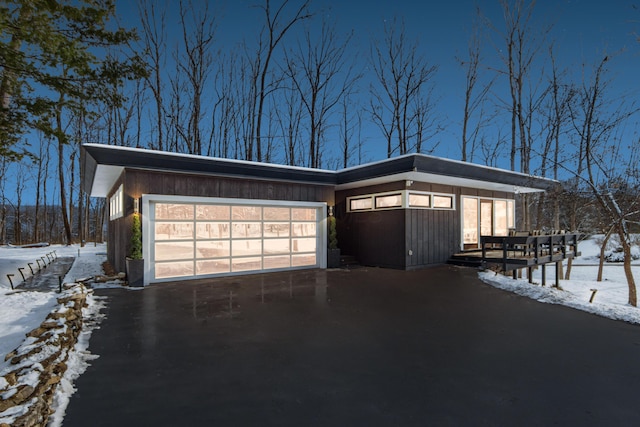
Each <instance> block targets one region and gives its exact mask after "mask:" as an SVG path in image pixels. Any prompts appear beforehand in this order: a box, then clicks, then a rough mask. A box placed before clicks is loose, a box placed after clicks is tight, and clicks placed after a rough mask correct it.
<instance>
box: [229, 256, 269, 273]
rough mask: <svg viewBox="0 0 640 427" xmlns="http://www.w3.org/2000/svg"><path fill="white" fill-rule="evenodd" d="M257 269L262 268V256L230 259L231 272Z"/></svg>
mask: <svg viewBox="0 0 640 427" xmlns="http://www.w3.org/2000/svg"><path fill="white" fill-rule="evenodd" d="M257 270H262V257H252V258H233V259H231V271H233V272H237V271H257Z"/></svg>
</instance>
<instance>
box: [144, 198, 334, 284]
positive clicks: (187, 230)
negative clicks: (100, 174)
mask: <svg viewBox="0 0 640 427" xmlns="http://www.w3.org/2000/svg"><path fill="white" fill-rule="evenodd" d="M324 206H325V205H324V204H319V203H314V204H303V203H298V204H295V203H293V202H292V203H282V202H280V203H277V202H275V203H274V202H271V203H269V202H264V201H260V202H259V201H252V202H250V201H245V200H233V201H232V200H229V199H206V202H205V200H203V201H201V202H200V201H198V202H181V201H173V200H172V201H159V200H158V201H151V202H149V204H148V209H149V214H150V215H149V216H150V224H149V228H148V229H149V231H150V234H151V235H152V239H151V244H150V246H149V249H150V252H151V260H152V263H151V265H150V269H151V273H152V274H153V277H154V280H169V279H176V278H196V277H206V276H217V275H229V274H233V273H246V272H261V271H274V270H286V269H292V268H313V267H320V265H321V263H322V259H321V256H320V255H321V254H322V253H323V252H324V249H325V245H324V244H323V242H324V240H325V239H323V238H321V237H322V236H321V235H322V234H324V233H323V230H322V228H321V226H320V225H321V224H322V221H323V220H324Z"/></svg>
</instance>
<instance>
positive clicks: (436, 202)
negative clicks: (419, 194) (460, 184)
mask: <svg viewBox="0 0 640 427" xmlns="http://www.w3.org/2000/svg"><path fill="white" fill-rule="evenodd" d="M433 207H434V208H439V209H453V197H451V196H439V195H434V196H433Z"/></svg>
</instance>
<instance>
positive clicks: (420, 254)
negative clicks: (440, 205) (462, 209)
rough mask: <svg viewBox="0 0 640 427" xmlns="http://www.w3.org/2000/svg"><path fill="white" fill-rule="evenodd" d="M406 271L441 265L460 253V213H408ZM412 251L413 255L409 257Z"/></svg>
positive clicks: (454, 211) (416, 210)
mask: <svg viewBox="0 0 640 427" xmlns="http://www.w3.org/2000/svg"><path fill="white" fill-rule="evenodd" d="M404 212H405V215H406V234H405V238H406V242H407V246H406V250H405V254H406V266H407V269H412V268H419V267H426V266H429V265H434V264H442V263H444V262H446V261H447V259H449V257H450V256H451V255H453V254H454V253H456V252H458V248H459V246H460V243H459V237H458V236H459V233H460V231H459V229H460V224H459V223H460V219H459V218H460V215H459V211H458V210H436V209H406V210H405V211H404ZM409 251H412V252H413V254H412V255H409Z"/></svg>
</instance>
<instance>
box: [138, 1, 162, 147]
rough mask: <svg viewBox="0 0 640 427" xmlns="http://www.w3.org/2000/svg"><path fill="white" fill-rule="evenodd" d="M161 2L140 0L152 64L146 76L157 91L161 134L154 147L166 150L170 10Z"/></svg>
mask: <svg viewBox="0 0 640 427" xmlns="http://www.w3.org/2000/svg"><path fill="white" fill-rule="evenodd" d="M156 4H157V2H155V1H153V0H140V1H139V2H138V11H139V15H140V32H141V37H140V38H141V40H140V42H141V44H142V47H143V52H144V59H145V62H146V63H147V65H148V67H149V74H148V75H147V76H146V77H145V81H146V86H147V87H148V88H149V90H150V91H151V93H152V94H153V101H154V107H155V111H154V113H155V117H154V119H155V128H156V132H157V137H156V138H155V139H154V138H151V140H152V142H151V143H150V146H151V148H155V149H157V150H166V149H167V147H166V145H165V135H164V117H165V110H164V102H165V101H164V90H165V89H164V78H163V70H164V68H165V63H166V61H165V52H166V51H167V45H166V40H165V37H166V34H167V33H166V28H167V24H166V11H165V10H164V9H161V10H159V11H158V9H157V7H156Z"/></svg>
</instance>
